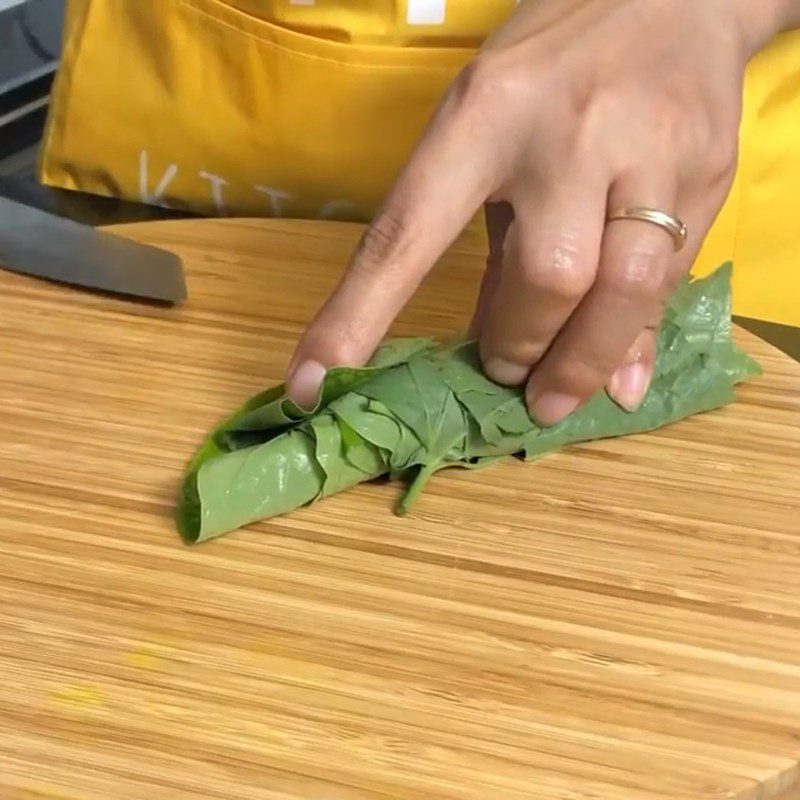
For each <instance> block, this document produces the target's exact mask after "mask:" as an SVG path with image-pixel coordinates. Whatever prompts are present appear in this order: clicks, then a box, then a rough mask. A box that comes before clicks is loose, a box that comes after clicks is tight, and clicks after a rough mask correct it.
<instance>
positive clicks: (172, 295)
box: [0, 197, 186, 305]
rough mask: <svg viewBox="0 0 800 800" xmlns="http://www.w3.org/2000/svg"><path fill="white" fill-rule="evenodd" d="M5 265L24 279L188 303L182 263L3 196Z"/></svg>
mask: <svg viewBox="0 0 800 800" xmlns="http://www.w3.org/2000/svg"><path fill="white" fill-rule="evenodd" d="M0 267H2V268H5V269H8V270H10V271H11V272H16V273H19V274H21V275H31V276H34V277H37V278H44V279H46V280H51V281H56V282H58V283H64V284H69V285H72V286H82V287H84V288H87V289H94V290H99V291H104V292H111V293H113V294H119V295H123V296H128V297H136V298H141V299H146V300H155V301H158V302H162V303H169V304H171V305H175V304H177V303H180V302H181V301H182V300H185V299H186V280H185V277H184V274H183V265H182V263H181V260H180V259H179V258H178V257H177V256H176V255H175V254H174V253H169V252H167V251H166V250H161V249H159V248H157V247H151V246H150V245H144V244H138V243H137V242H133V241H130V240H128V239H125V238H123V237H121V236H115V235H114V234H111V233H107V232H105V231H98V230H95V229H94V228H91V227H89V226H88V225H82V224H80V223H79V222H74V221H72V220H69V219H64V218H62V217H57V216H55V215H54V214H49V213H47V212H46V211H40V210H39V209H37V208H31V207H30V206H26V205H23V204H22V203H17V202H16V201H14V200H8V199H7V198H4V197H0Z"/></svg>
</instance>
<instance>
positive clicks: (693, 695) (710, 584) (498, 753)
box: [0, 221, 800, 800]
mask: <svg viewBox="0 0 800 800" xmlns="http://www.w3.org/2000/svg"><path fill="white" fill-rule="evenodd" d="M123 232H124V233H125V234H126V235H130V236H132V237H134V238H138V239H141V240H143V241H148V242H152V243H155V244H158V245H162V246H166V247H170V248H172V249H174V250H175V251H177V252H178V253H180V254H181V255H182V256H183V257H184V258H185V262H186V267H187V271H188V279H189V289H190V295H191V298H190V302H189V303H188V305H187V306H186V307H184V308H182V309H177V310H170V309H164V308H152V307H148V306H144V305H137V304H135V303H129V302H123V301H119V300H114V299H110V298H107V297H101V296H97V295H91V294H86V293H81V292H78V291H74V290H70V289H67V288H63V287H54V286H50V285H45V284H42V283H37V282H34V281H31V280H29V279H25V278H21V277H17V276H13V275H10V274H3V275H2V276H0V290H1V291H0V334H1V335H2V347H0V532H1V533H0V676H2V680H1V681H0V798H3V799H4V800H5V799H6V798H8V799H9V800H34V799H35V800H43V799H44V798H51V799H52V800H56V799H57V800H212V799H213V800H256V799H257V800H387V799H388V798H402V799H403V800H445V799H447V800H468V799H469V800H490V799H491V800H495V798H496V799H497V800H531V798H546V800H578V799H579V798H580V799H582V800H590V799H591V800H601V799H602V800H688V799H689V798H691V799H692V800H711V798H742V800H756V799H757V798H758V799H759V800H777V799H778V798H779V797H780V796H781V793H782V792H785V791H788V792H789V794H788V795H786V797H787V798H789V797H792V793H794V792H795V788H796V787H795V786H794V785H795V784H797V785H798V786H800V766H799V765H798V762H799V761H800V591H799V590H798V589H797V587H798V586H800V526H799V525H798V512H800V425H798V422H800V365H797V364H795V363H794V362H792V361H790V360H789V359H788V358H786V357H784V356H782V355H781V354H779V353H777V351H774V350H772V349H771V348H769V347H768V346H767V345H765V344H763V343H761V342H759V341H758V340H755V339H754V338H752V337H749V336H746V335H742V340H743V341H744V342H745V343H746V345H747V346H748V348H749V349H750V350H751V351H752V352H753V353H754V354H755V355H757V356H758V357H759V358H760V359H761V361H762V362H763V364H764V366H765V367H766V375H765V377H764V378H763V379H761V380H760V381H758V382H756V383H753V384H752V385H748V386H746V387H744V388H743V389H742V390H741V400H740V402H739V403H737V404H736V405H734V406H731V407H729V408H727V409H725V410H723V411H720V412H717V413H714V414H710V415H706V416H703V417H701V418H696V419H692V420H689V421H686V422H684V423H682V424H679V425H676V426H674V427H671V428H669V429H667V430H663V431H660V432H658V433H655V434H652V435H648V436H640V437H634V438H630V439H626V440H617V441H605V442H598V443H594V444H591V445H587V446H581V447H573V448H570V449H569V450H568V451H567V452H564V453H561V454H559V455H556V456H553V457H551V458H548V459H545V460H543V461H540V462H538V463H536V464H529V465H524V464H520V463H516V462H512V461H510V462H508V463H503V464H499V465H497V466H495V467H492V468H490V469H488V470H486V471H483V472H480V473H468V472H462V471H453V472H450V473H445V474H442V475H440V476H438V477H437V478H436V479H435V480H434V481H433V482H432V483H431V485H430V488H429V490H428V492H427V493H426V495H425V496H424V498H423V499H422V501H421V502H420V503H419V505H418V507H417V509H416V511H415V513H414V514H413V515H412V516H411V517H409V518H405V519H398V518H396V517H394V516H393V515H392V513H391V507H392V503H393V500H394V498H395V496H396V487H393V486H391V485H370V486H363V487H360V488H358V489H356V490H354V491H351V492H349V493H346V494H344V495H341V496H339V497H336V498H333V499H331V500H328V501H325V502H324V503H322V504H319V505H317V506H314V507H312V508H310V509H307V510H303V511H301V512H298V513H296V514H293V515H291V516H288V517H285V518H282V519H279V520H275V521H272V522H269V523H266V524H261V525H258V526H255V527H254V528H252V529H250V530H247V531H244V532H241V533H237V534H234V535H231V536H228V537H225V538H223V539H221V540H219V541H216V542H213V543H210V544H207V545H203V546H200V547H197V548H193V549H192V548H186V547H184V546H183V545H182V544H181V543H180V542H179V540H178V538H177V536H176V535H175V534H174V532H173V529H172V526H171V519H170V517H171V513H172V504H173V497H174V493H175V489H176V487H177V484H178V481H179V479H180V476H181V471H182V468H183V465H184V462H185V460H186V459H187V458H188V457H189V455H190V454H191V452H192V451H193V449H194V447H195V446H196V445H197V443H198V442H199V441H200V439H201V438H202V436H203V434H204V432H205V431H206V430H207V429H208V428H209V427H210V426H211V425H212V424H214V423H215V422H216V421H217V420H218V419H219V417H220V416H221V415H223V414H225V413H227V412H228V411H229V410H230V409H231V408H232V407H233V406H234V405H236V404H237V403H238V402H239V401H240V400H242V399H243V398H244V397H245V396H247V395H248V394H250V393H251V392H253V391H254V390H256V389H258V388H261V387H263V386H264V385H265V384H268V383H271V382H274V381H276V380H278V379H279V378H280V377H281V374H282V370H283V368H284V366H285V364H286V362H287V360H288V357H289V355H290V351H291V347H292V343H293V341H294V339H295V337H296V336H297V335H298V332H299V331H300V329H301V327H302V324H303V323H304V321H306V320H307V319H308V317H309V316H310V314H311V313H312V311H313V309H314V308H315V307H316V306H317V305H318V303H319V302H320V301H321V300H322V299H323V297H324V296H325V293H326V292H327V291H328V289H329V288H330V287H331V285H332V284H333V282H334V281H335V279H336V275H337V271H338V269H339V265H341V264H342V263H343V262H344V261H345V259H346V256H347V254H348V251H349V249H350V247H351V246H352V244H353V242H354V241H355V238H356V236H357V235H358V229H357V228H355V227H351V226H346V225H330V224H316V223H289V222H281V223H278V222H275V223H269V222H242V221H209V222H197V221H195V222H170V223H157V224H146V225H141V226H133V227H129V228H125V229H124V230H123ZM479 272H480V257H479V253H478V245H477V244H476V242H474V241H472V240H469V239H465V240H463V241H461V242H459V243H458V244H457V245H456V247H454V249H453V251H452V252H451V253H450V255H449V256H448V257H447V258H446V259H445V260H444V263H443V264H442V265H441V268H440V269H439V270H438V271H437V272H436V273H435V275H434V276H433V277H432V278H431V280H430V281H429V282H428V284H427V285H426V286H425V288H424V289H423V291H422V292H421V294H420V295H419V297H418V298H417V299H416V300H415V301H414V303H413V304H412V307H411V308H410V309H409V310H408V312H407V313H406V314H405V315H404V316H403V318H402V320H401V321H400V322H399V323H398V325H397V326H396V331H397V332H398V333H401V334H403V333H405V334H420V333H432V334H436V335H444V334H447V333H449V332H451V331H453V330H455V329H457V328H459V327H460V326H461V325H462V324H463V322H464V318H465V314H466V312H467V310H468V308H469V304H470V302H471V300H472V298H473V296H474V291H475V285H476V280H477V276H478V274H479ZM795 796H797V795H796V793H795Z"/></svg>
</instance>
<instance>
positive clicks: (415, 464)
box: [177, 266, 759, 542]
mask: <svg viewBox="0 0 800 800" xmlns="http://www.w3.org/2000/svg"><path fill="white" fill-rule="evenodd" d="M730 310H731V309H730V267H729V266H725V267H723V268H721V269H720V270H718V271H717V272H716V273H714V274H713V275H711V276H709V277H708V278H704V279H702V280H697V281H691V282H689V281H687V282H686V283H685V284H684V285H682V286H681V287H680V289H679V290H678V291H677V292H676V293H675V296H674V297H673V299H672V301H671V302H670V304H669V306H668V308H667V309H666V312H665V315H664V321H663V323H662V325H661V328H660V330H659V339H658V359H657V363H656V369H655V373H654V379H653V383H652V385H651V387H650V390H649V392H648V394H647V397H646V398H645V400H644V402H643V404H642V406H641V408H639V409H638V410H637V411H635V412H633V413H630V412H627V411H625V410H623V409H622V408H620V407H619V406H617V405H616V404H615V403H614V402H613V401H612V400H611V399H610V398H609V397H608V395H606V393H605V392H600V393H598V394H597V395H596V396H595V397H594V398H592V399H591V400H590V401H589V402H588V403H587V404H586V405H584V406H583V407H582V408H580V409H579V410H578V411H576V412H575V413H574V414H572V415H571V416H570V417H568V418H567V419H566V420H564V421H563V422H562V423H561V424H560V425H557V426H554V427H552V428H546V429H542V428H539V427H538V426H537V425H536V424H535V423H534V422H533V421H532V420H531V418H530V416H529V414H528V411H527V408H526V404H525V396H524V391H523V389H522V388H518V389H509V388H506V387H502V386H497V385H496V384H494V383H492V382H491V381H490V380H488V379H487V378H486V376H485V375H484V374H483V372H482V370H481V366H480V363H479V356H478V349H477V346H476V345H475V343H470V342H466V343H460V344H458V345H451V346H447V347H440V348H436V349H434V347H433V345H432V343H431V342H430V340H427V339H411V340H395V341H393V342H388V343H387V344H386V345H385V346H383V347H382V348H380V350H379V351H378V352H377V353H376V355H375V359H374V360H373V362H372V365H371V366H370V367H367V368H365V369H345V368H342V369H337V370H331V371H330V372H329V374H328V375H327V376H326V379H325V381H324V384H323V387H322V391H321V394H320V400H319V403H318V404H317V408H316V409H315V410H314V411H313V412H305V411H303V410H302V409H298V408H297V407H296V406H294V404H292V403H291V402H290V401H288V400H287V398H286V397H285V393H284V390H283V387H280V386H279V387H275V388H274V389H270V390H268V391H266V392H263V393H261V394H259V395H257V396H256V397H254V398H252V399H251V400H250V401H248V402H247V403H246V404H245V405H244V406H243V407H242V409H240V410H239V411H238V412H236V414H234V415H233V416H232V417H230V418H229V419H228V420H227V421H226V422H225V423H224V424H223V425H222V426H220V428H218V429H217V430H216V431H215V432H214V433H213V434H212V435H211V436H210V437H209V438H208V439H207V440H206V442H205V443H204V445H203V446H202V447H201V449H200V451H199V452H198V455H197V456H196V457H195V459H194V461H193V462H192V464H191V465H190V467H189V470H188V472H187V476H186V479H185V481H184V484H183V487H182V489H181V494H180V497H179V504H178V513H177V523H178V528H179V530H180V531H181V534H182V535H183V536H184V538H185V540H186V541H188V542H196V541H202V540H204V539H208V538H211V537H214V536H218V535H220V534H221V533H224V532H226V531H228V530H233V529H235V528H237V527H240V526H242V525H246V524H249V523H250V522H253V521H255V520H258V519H264V518H267V517H271V516H276V515H278V514H284V513H287V512H288V511H291V510H293V509H295V508H299V507H301V506H303V505H306V504H308V503H310V502H313V501H314V500H315V499H317V498H321V497H326V496H328V495H330V494H332V493H334V492H338V491H342V490H344V489H347V488H349V487H350V486H353V485H355V484H357V483H359V482H361V481H365V480H369V479H371V478H374V477H377V476H378V475H383V474H387V473H388V474H390V475H392V476H395V475H403V476H406V475H410V474H411V473H414V474H415V477H414V479H413V481H412V483H411V486H410V488H409V490H408V492H407V494H406V495H405V497H404V498H403V500H402V501H401V503H400V505H399V508H398V511H399V512H400V513H405V512H406V511H407V510H408V509H409V508H410V506H411V505H412V504H413V503H414V502H415V501H416V500H417V498H418V497H419V495H420V493H421V492H422V490H423V488H424V486H425V485H426V483H427V481H429V480H430V479H431V477H432V476H433V475H434V474H435V473H436V472H437V471H438V470H440V469H443V468H445V467H448V466H458V467H464V468H478V467H482V466H486V465H487V464H490V463H491V462H492V461H493V460H496V459H497V458H498V457H502V456H509V455H515V454H523V455H525V457H526V458H527V459H529V460H532V459H536V458H540V457H542V456H543V455H544V454H546V453H549V452H552V451H554V450H557V449H559V448H560V447H563V446H564V445H566V444H569V443H571V442H581V441H588V440H591V439H597V438H601V437H609V436H622V435H626V434H631V433H636V432H640V431H646V430H651V429H653V428H658V427H660V426H662V425H666V424H669V423H671V422H674V421H676V420H679V419H682V418H684V417H687V416H690V415H692V414H697V413H702V412H704V411H709V410H711V409H714V408H718V407H720V406H722V405H725V404H726V403H729V402H731V401H732V400H733V399H734V386H735V385H736V384H737V383H738V382H740V381H742V380H746V379H747V378H750V377H753V376H754V375H757V374H758V373H759V368H758V365H757V364H756V363H755V362H754V361H753V360H752V359H751V358H749V357H748V356H747V355H746V354H745V353H743V352H742V351H741V350H740V349H739V348H738V347H737V346H736V345H735V344H734V342H733V341H732V339H731V322H730Z"/></svg>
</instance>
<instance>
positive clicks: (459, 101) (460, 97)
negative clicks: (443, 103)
mask: <svg viewBox="0 0 800 800" xmlns="http://www.w3.org/2000/svg"><path fill="white" fill-rule="evenodd" d="M514 84H515V71H514V70H510V69H509V68H508V67H507V66H506V65H505V64H504V63H503V59H502V57H501V56H500V55H499V54H496V53H494V52H487V53H481V54H479V55H477V56H475V57H474V58H473V59H472V60H471V61H470V62H469V63H468V64H467V65H466V66H465V67H464V68H463V69H462V70H461V71H460V72H459V74H458V76H457V77H456V80H455V81H454V82H453V84H452V87H451V90H450V99H451V100H452V101H454V102H455V105H456V107H457V108H458V109H459V110H462V111H467V112H471V111H477V112H479V113H484V112H485V109H486V107H487V106H490V105H491V106H493V105H496V104H497V102H498V99H499V98H500V96H502V95H505V94H507V93H508V92H509V91H511V90H512V89H513V86H514Z"/></svg>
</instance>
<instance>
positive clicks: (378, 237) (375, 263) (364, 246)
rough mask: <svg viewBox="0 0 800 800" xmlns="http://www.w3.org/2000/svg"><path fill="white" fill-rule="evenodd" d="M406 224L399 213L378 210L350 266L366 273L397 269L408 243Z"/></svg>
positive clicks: (410, 235)
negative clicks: (378, 212)
mask: <svg viewBox="0 0 800 800" xmlns="http://www.w3.org/2000/svg"><path fill="white" fill-rule="evenodd" d="M410 227H411V226H410V223H409V221H408V220H407V219H406V218H404V217H403V216H402V215H400V214H396V213H393V212H388V211H384V212H381V214H380V215H379V216H378V217H376V219H375V220H374V221H373V223H372V224H371V225H370V226H369V228H367V230H366V231H365V232H364V234H363V235H362V237H361V239H360V241H359V243H358V247H357V248H356V254H355V257H354V259H353V263H352V266H351V269H353V270H354V271H356V272H367V273H373V272H375V271H378V270H380V271H381V272H382V273H384V272H386V271H389V272H391V271H393V270H401V269H402V265H403V263H404V260H405V256H406V255H407V253H408V250H409V248H410V246H411V241H412V233H411V230H410Z"/></svg>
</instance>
